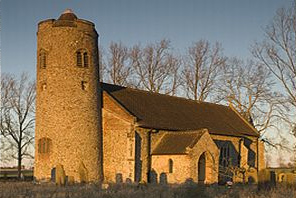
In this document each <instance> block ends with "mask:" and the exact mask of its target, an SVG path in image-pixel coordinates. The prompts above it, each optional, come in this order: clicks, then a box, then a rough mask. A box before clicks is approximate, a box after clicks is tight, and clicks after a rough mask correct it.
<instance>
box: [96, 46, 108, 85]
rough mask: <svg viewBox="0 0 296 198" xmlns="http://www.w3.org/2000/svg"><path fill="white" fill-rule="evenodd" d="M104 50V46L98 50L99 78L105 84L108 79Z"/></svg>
mask: <svg viewBox="0 0 296 198" xmlns="http://www.w3.org/2000/svg"><path fill="white" fill-rule="evenodd" d="M104 54H105V53H104V49H103V47H102V46H99V49H98V58H99V78H100V82H104V81H105V79H106V78H107V76H106V73H107V72H106V63H105V60H104Z"/></svg>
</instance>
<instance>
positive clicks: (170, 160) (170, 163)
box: [169, 159, 174, 173]
mask: <svg viewBox="0 0 296 198" xmlns="http://www.w3.org/2000/svg"><path fill="white" fill-rule="evenodd" d="M173 169H174V162H173V160H172V159H169V173H173Z"/></svg>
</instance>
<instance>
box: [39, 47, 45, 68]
mask: <svg viewBox="0 0 296 198" xmlns="http://www.w3.org/2000/svg"><path fill="white" fill-rule="evenodd" d="M39 58H40V68H42V69H45V68H46V53H45V52H44V51H42V52H40V55H39Z"/></svg>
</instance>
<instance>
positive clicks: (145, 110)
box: [102, 83, 259, 136]
mask: <svg viewBox="0 0 296 198" xmlns="http://www.w3.org/2000/svg"><path fill="white" fill-rule="evenodd" d="M102 88H103V90H105V91H106V92H108V94H109V95H111V96H112V97H113V98H114V99H115V100H116V101H117V102H118V103H119V104H121V105H122V106H123V107H124V108H125V109H126V110H127V111H129V112H130V113H131V114H132V115H134V116H135V117H136V118H137V121H138V122H137V123H138V124H139V126H141V127H144V128H153V129H163V130H175V131H185V130H200V129H205V128H206V129H208V130H209V133H211V134H220V135H232V136H241V135H250V136H259V134H258V132H257V131H256V130H255V129H254V128H252V127H251V126H249V125H248V124H247V123H246V122H245V121H244V120H243V119H242V118H241V117H240V116H238V114H237V113H236V112H234V111H233V110H232V109H231V108H230V107H228V106H224V105H219V104H213V103H207V102H197V101H193V100H189V99H185V98H180V97H174V96H168V95H164V94H157V93H152V92H148V91H142V90H137V89H132V88H126V87H121V86H117V85H111V84H106V83H102Z"/></svg>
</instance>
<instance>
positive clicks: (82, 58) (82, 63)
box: [76, 49, 89, 67]
mask: <svg viewBox="0 0 296 198" xmlns="http://www.w3.org/2000/svg"><path fill="white" fill-rule="evenodd" d="M88 59H89V57H88V53H87V52H86V50H84V49H82V50H79V51H77V52H76V65H77V66H78V67H88V65H89V63H88V61H89V60H88Z"/></svg>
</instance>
